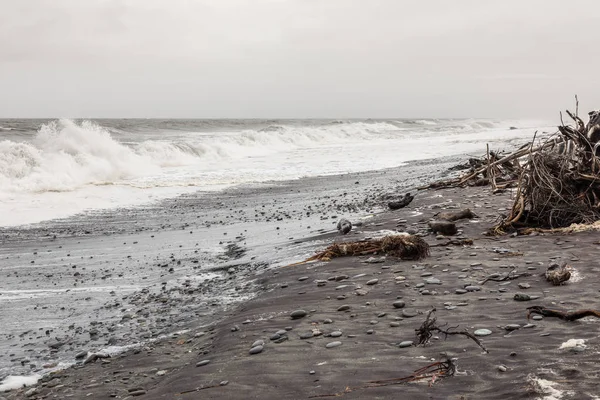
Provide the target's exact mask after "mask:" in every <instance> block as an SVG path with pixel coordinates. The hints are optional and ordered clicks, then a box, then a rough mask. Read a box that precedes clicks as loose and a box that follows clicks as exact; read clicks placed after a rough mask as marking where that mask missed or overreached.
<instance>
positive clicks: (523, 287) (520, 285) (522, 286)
mask: <svg viewBox="0 0 600 400" xmlns="http://www.w3.org/2000/svg"><path fill="white" fill-rule="evenodd" d="M518 286H519V287H520V288H521V289H529V288H530V287H531V285H530V284H529V283H519V285H518Z"/></svg>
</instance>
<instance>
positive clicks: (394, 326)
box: [390, 322, 400, 328]
mask: <svg viewBox="0 0 600 400" xmlns="http://www.w3.org/2000/svg"><path fill="white" fill-rule="evenodd" d="M390 326H391V327H392V328H397V327H399V326H400V322H390Z"/></svg>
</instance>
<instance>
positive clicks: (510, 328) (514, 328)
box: [504, 324, 521, 331]
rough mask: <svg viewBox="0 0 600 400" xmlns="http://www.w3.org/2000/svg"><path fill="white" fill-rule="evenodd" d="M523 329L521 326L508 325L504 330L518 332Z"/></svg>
mask: <svg viewBox="0 0 600 400" xmlns="http://www.w3.org/2000/svg"><path fill="white" fill-rule="evenodd" d="M520 327H521V325H519V324H508V325H506V326H505V327H504V329H506V330H507V331H514V330H517V329H519V328H520Z"/></svg>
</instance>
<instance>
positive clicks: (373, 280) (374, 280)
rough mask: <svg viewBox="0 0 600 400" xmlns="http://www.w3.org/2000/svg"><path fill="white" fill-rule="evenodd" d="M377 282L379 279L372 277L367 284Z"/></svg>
mask: <svg viewBox="0 0 600 400" xmlns="http://www.w3.org/2000/svg"><path fill="white" fill-rule="evenodd" d="M377 282H379V279H377V278H375V279H371V280H370V281H367V283H366V284H367V285H375V284H377Z"/></svg>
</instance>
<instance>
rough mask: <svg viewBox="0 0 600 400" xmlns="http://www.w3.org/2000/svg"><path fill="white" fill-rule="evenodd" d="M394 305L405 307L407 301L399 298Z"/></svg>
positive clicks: (395, 306)
mask: <svg viewBox="0 0 600 400" xmlns="http://www.w3.org/2000/svg"><path fill="white" fill-rule="evenodd" d="M392 305H393V306H394V308H404V306H405V305H406V303H404V301H403V300H398V301H395V302H394V303H393V304H392Z"/></svg>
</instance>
